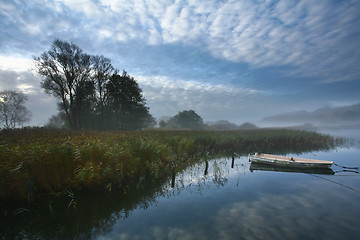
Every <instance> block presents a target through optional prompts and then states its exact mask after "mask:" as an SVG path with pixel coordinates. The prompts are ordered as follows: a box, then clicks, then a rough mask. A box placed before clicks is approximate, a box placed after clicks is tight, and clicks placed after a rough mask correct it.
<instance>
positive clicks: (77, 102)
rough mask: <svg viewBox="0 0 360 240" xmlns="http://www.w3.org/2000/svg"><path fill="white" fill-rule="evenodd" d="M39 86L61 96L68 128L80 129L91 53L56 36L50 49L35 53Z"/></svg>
mask: <svg viewBox="0 0 360 240" xmlns="http://www.w3.org/2000/svg"><path fill="white" fill-rule="evenodd" d="M34 60H35V64H36V67H37V70H38V73H39V74H40V75H41V76H42V77H43V79H42V82H41V87H42V88H44V90H45V92H46V93H48V94H53V95H54V96H55V97H57V98H58V99H59V100H60V104H61V108H62V110H63V111H64V112H65V114H66V116H67V118H68V121H69V123H70V126H71V129H80V128H81V125H80V119H79V118H80V113H81V111H82V106H83V105H84V104H83V102H84V101H85V100H86V98H87V97H88V96H89V95H91V94H93V92H94V89H93V87H92V86H93V83H92V81H91V78H90V76H91V72H90V71H91V59H90V55H88V54H85V53H83V51H82V50H81V49H80V48H79V47H78V46H77V45H75V44H73V43H68V42H65V41H61V40H58V39H57V40H55V41H54V42H53V44H52V47H51V50H49V51H48V52H44V53H43V54H41V56H40V57H35V58H34Z"/></svg>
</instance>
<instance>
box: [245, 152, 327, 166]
mask: <svg viewBox="0 0 360 240" xmlns="http://www.w3.org/2000/svg"><path fill="white" fill-rule="evenodd" d="M249 161H250V162H252V163H258V164H266V165H273V166H281V167H291V168H329V167H331V165H332V164H333V162H331V161H323V160H313V159H305V158H293V157H284V156H277V155H271V154H255V155H249Z"/></svg>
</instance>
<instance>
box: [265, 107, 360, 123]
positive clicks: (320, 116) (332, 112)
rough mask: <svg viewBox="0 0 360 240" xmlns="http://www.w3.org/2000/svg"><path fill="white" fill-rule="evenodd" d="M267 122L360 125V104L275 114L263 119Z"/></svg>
mask: <svg viewBox="0 0 360 240" xmlns="http://www.w3.org/2000/svg"><path fill="white" fill-rule="evenodd" d="M262 122H266V123H278V124H283V125H284V124H305V123H308V124H314V125H322V126H323V125H328V126H332V125H359V123H360V104H355V105H351V106H345V107H337V108H329V107H326V108H320V109H317V110H315V111H313V112H308V111H298V112H292V113H283V114H278V115H273V116H270V117H266V118H264V119H262Z"/></svg>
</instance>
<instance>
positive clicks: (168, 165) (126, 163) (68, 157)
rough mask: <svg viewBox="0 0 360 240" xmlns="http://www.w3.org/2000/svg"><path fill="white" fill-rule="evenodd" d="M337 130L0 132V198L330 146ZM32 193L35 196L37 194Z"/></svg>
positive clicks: (127, 181)
mask: <svg viewBox="0 0 360 240" xmlns="http://www.w3.org/2000/svg"><path fill="white" fill-rule="evenodd" d="M335 144H337V142H336V139H334V138H333V137H331V136H327V135H321V134H317V133H312V132H304V131H294V130H271V129H265V130H264V129H263V130H246V131H138V132H75V133H74V132H66V131H51V130H39V129H37V130H26V129H23V130H13V131H9V130H7V131H4V130H3V131H1V132H0V176H2V177H1V178H0V200H1V201H27V200H29V198H30V197H34V198H35V199H41V198H46V197H49V196H50V197H53V196H62V195H66V194H67V193H68V191H69V190H71V191H81V190H88V189H97V188H99V189H105V190H107V191H112V190H113V189H115V188H117V189H121V190H122V191H124V192H126V191H128V190H129V187H131V186H133V185H134V184H136V183H139V182H141V181H144V179H145V180H146V181H149V180H151V179H152V180H155V179H159V178H163V177H167V176H171V174H172V172H173V171H179V170H181V169H182V168H184V167H186V166H187V165H188V164H190V163H191V162H192V161H195V160H199V159H200V158H201V157H202V156H204V155H207V156H209V155H210V156H214V157H215V156H219V155H229V154H231V153H232V152H238V153H249V152H273V153H275V152H282V151H287V152H302V151H311V150H316V149H329V148H332V147H334V146H335ZM30 195H33V196H30Z"/></svg>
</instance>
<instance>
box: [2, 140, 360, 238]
mask: <svg viewBox="0 0 360 240" xmlns="http://www.w3.org/2000/svg"><path fill="white" fill-rule="evenodd" d="M289 155H291V154H289ZM299 156H300V157H305V158H313V159H322V160H331V161H334V162H335V163H336V164H338V165H341V166H346V167H360V148H359V146H357V145H356V144H355V145H354V146H352V147H347V148H345V147H343V148H338V149H334V150H331V151H320V152H310V153H304V154H301V155H299ZM341 166H333V167H332V172H330V174H319V173H316V172H315V173H301V172H281V171H267V170H266V169H265V170H264V169H263V170H256V169H253V168H251V167H250V163H249V162H248V158H247V157H246V156H241V157H237V158H235V161H234V165H233V168H232V159H227V158H224V159H215V160H211V161H208V163H205V162H204V163H199V164H197V165H194V166H192V167H189V168H188V169H186V170H185V171H183V172H182V173H178V174H177V175H176V176H175V178H172V179H168V180H165V181H163V182H162V183H148V185H149V186H138V188H137V189H136V191H134V192H129V193H128V194H127V195H126V196H124V195H119V194H115V193H114V194H112V195H103V196H101V195H100V196H99V194H93V195H89V196H87V197H85V196H82V197H80V196H79V197H77V196H72V197H73V198H74V201H73V202H71V201H70V199H69V201H68V202H66V203H63V202H60V203H54V202H49V203H46V204H44V206H43V207H42V208H41V207H40V208H39V209H36V210H35V209H34V210H31V209H30V212H24V213H19V214H18V215H16V216H14V218H11V219H7V220H6V222H2V225H3V226H2V227H0V229H1V231H2V234H1V238H2V239H16V238H18V239H359V236H360V174H359V173H358V171H359V169H345V168H343V167H341ZM70 203H71V204H70Z"/></svg>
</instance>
